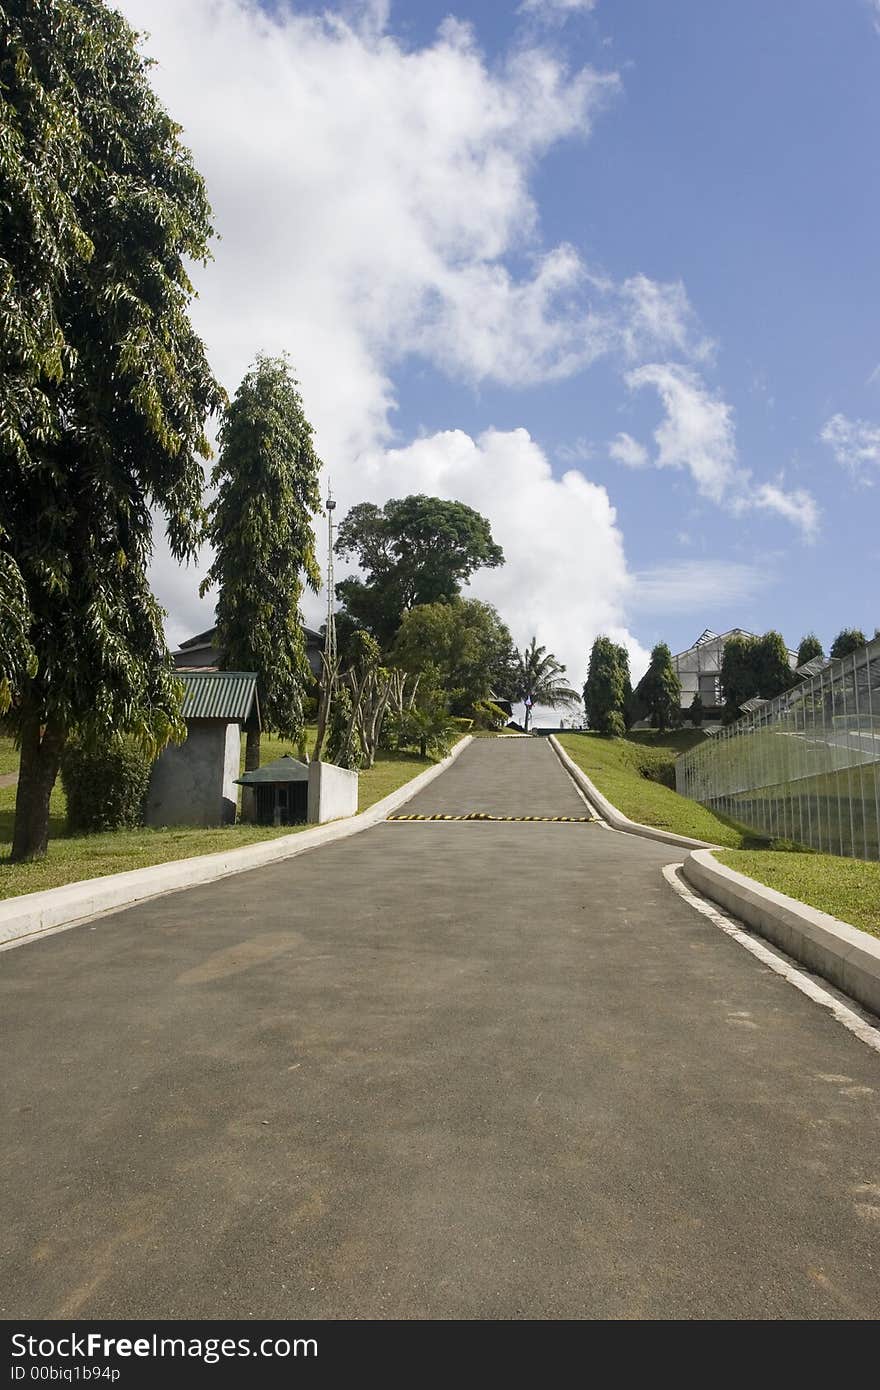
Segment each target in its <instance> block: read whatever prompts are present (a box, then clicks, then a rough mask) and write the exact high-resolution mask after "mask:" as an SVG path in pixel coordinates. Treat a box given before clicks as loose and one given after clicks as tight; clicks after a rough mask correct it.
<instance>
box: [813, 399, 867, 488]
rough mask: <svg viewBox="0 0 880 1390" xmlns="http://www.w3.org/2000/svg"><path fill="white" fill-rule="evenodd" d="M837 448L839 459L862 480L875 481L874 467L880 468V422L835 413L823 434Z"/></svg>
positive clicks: (823, 437)
mask: <svg viewBox="0 0 880 1390" xmlns="http://www.w3.org/2000/svg"><path fill="white" fill-rule="evenodd" d="M820 437H821V438H822V440H823V441H824V443H826V444H828V445H829V446H830V448H831V449H832V450H833V452H834V457H835V459H836V460H837V462H838V463H839V464H840V465H841V466H842V467H843V468H847V469H848V470H849V471H850V473H852V475H853V477H854V478H856V479H857V480H858V481H859V482H862V483H871V482H872V481H873V479H872V477H871V473H872V470H874V469H880V425H872V424H870V423H869V422H868V421H867V420H850V419H849V418H848V417H847V416H846V415H840V414H838V415H832V416H831V419H830V420H827V421H826V423H825V425H824V426H823V428H822V433H821V436H820Z"/></svg>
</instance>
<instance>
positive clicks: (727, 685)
mask: <svg viewBox="0 0 880 1390" xmlns="http://www.w3.org/2000/svg"><path fill="white" fill-rule="evenodd" d="M802 645H803V644H802ZM820 651H821V648H820ZM796 680H797V677H796V676H795V674H794V672H793V671H792V669H791V664H790V660H789V655H788V648H787V647H786V645H785V639H784V638H783V636H782V634H781V633H779V632H773V631H772V630H771V631H770V632H765V633H764V635H763V637H751V636H749V635H748V634H747V633H740V634H739V635H738V636H736V637H731V638H730V639H729V641H727V642H726V643H725V644H724V656H723V657H722V659H721V688H722V690H723V691H724V703H725V709H724V720H725V722H728V723H729V722H730V721H731V720H733V719H736V718H737V716H738V714H739V711H740V709H741V707H742V705H743V704H744V703H745V702H746V700H751V699H753V698H754V697H755V696H756V695H757V696H760V697H761V699H763V700H773V699H775V697H776V696H777V695H781V694H782V693H783V691H785V690H789V689H790V688H791V686H792V685H794V684H795V682H796Z"/></svg>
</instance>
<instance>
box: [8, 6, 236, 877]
mask: <svg viewBox="0 0 880 1390" xmlns="http://www.w3.org/2000/svg"><path fill="white" fill-rule="evenodd" d="M147 67H148V65H147V63H146V61H145V60H144V59H143V58H142V57H141V56H140V55H139V53H138V49H137V46H136V39H135V35H134V33H133V31H132V30H131V29H130V27H129V26H128V24H127V23H126V22H125V20H124V19H122V17H121V16H120V15H118V14H116V13H115V12H114V11H112V10H110V9H107V8H106V7H105V6H104V5H103V4H100V3H98V0H42V3H34V0H0V185H2V188H3V194H2V197H0V304H2V308H0V330H2V331H0V462H2V469H3V487H2V490H0V554H2V557H3V558H2V562H0V573H2V579H0V585H2V587H3V595H4V597H3V603H4V605H10V606H11V611H12V612H13V614H14V615H15V623H13V626H12V629H11V632H12V641H11V643H10V638H9V632H10V629H9V628H8V627H7V626H6V625H5V624H4V626H3V631H2V635H0V676H2V677H5V680H6V684H5V686H4V687H3V689H4V690H5V692H6V693H5V696H4V697H3V698H4V699H5V700H7V701H9V702H11V708H10V711H9V717H10V718H11V719H12V721H13V723H14V727H15V730H16V733H17V736H18V738H19V740H20V744H21V764H20V773H19V783H18V793H17V801H16V819H15V831H14V839H13V857H14V858H16V859H26V858H33V857H36V856H38V855H40V854H42V853H44V852H45V849H46V841H47V837H48V807H49V795H50V793H51V789H52V786H53V784H54V782H55V778H56V776H57V772H58V766H59V760H60V755H61V752H62V748H63V745H64V742H65V739H66V736H67V733H68V731H69V730H70V729H71V728H72V727H74V726H76V727H77V729H78V732H79V735H80V737H82V738H84V739H85V740H86V741H89V740H92V741H96V742H97V741H100V740H102V739H104V738H106V737H108V736H109V735H110V733H111V732H114V731H119V730H123V729H124V730H128V731H131V732H134V733H135V734H136V735H138V737H139V738H140V739H141V740H142V741H143V742H144V743H146V744H148V745H150V746H151V747H152V748H154V749H155V748H158V747H160V746H161V745H162V744H163V743H164V742H166V741H167V740H168V738H169V737H171V736H173V735H176V734H181V733H182V732H183V730H182V726H181V724H180V722H179V713H178V711H179V701H180V685H179V682H178V681H176V680H175V678H174V674H173V670H172V668H171V664H170V661H169V658H168V653H167V648H166V645H165V640H164V636H163V632H162V622H161V617H162V615H161V611H160V609H159V608H158V606H157V604H156V603H155V601H154V599H153V597H152V595H151V593H150V590H149V587H148V584H147V578H146V568H147V563H148V560H149V555H150V548H151V536H152V512H153V510H154V509H157V510H158V511H159V512H160V513H161V514H164V519H165V523H166V528H167V534H168V541H169V545H170V549H171V551H172V554H174V555H175V556H176V557H177V558H179V559H183V558H186V557H189V556H192V555H193V554H194V553H195V549H196V545H197V542H198V538H199V534H200V530H201V526H202V521H203V512H202V505H201V498H202V488H203V481H204V480H203V472H202V465H201V462H200V456H202V457H207V456H208V455H209V453H210V451H209V448H208V444H207V441H206V438H205V434H204V422H205V418H206V416H207V415H208V414H209V413H210V412H211V411H212V410H215V409H218V408H219V407H220V406H221V405H222V403H223V400H224V396H223V392H222V389H221V387H220V386H219V385H218V384H217V382H216V381H215V380H214V377H213V376H212V374H211V372H210V370H209V367H208V363H207V361H206V358H205V352H204V347H203V344H202V343H201V341H200V339H199V338H198V337H197V336H196V334H195V333H194V331H193V329H192V326H191V324H190V322H189V318H188V307H189V304H190V300H191V298H192V294H193V291H192V286H191V284H190V281H189V278H188V275H187V270H186V263H187V262H190V261H204V260H205V259H206V257H207V256H208V245H209V241H210V238H211V235H212V229H211V223H210V209H209V207H208V202H207V198H206V194H205V188H204V184H203V181H202V179H201V177H200V176H199V174H198V173H197V172H196V170H195V169H194V167H193V164H192V160H191V158H190V155H189V153H188V151H187V150H186V149H185V147H184V146H183V144H182V143H181V140H180V129H179V127H178V126H177V125H175V123H174V122H173V121H172V119H171V117H170V116H169V115H168V114H167V113H166V111H165V110H164V109H163V107H162V106H161V104H160V102H159V101H158V100H157V98H156V96H155V94H154V92H153V90H152V88H151V86H150V84H149V81H148V79H147ZM16 623H17V628H16ZM16 631H17V632H18V637H17V638H16ZM22 636H23V637H24V645H22Z"/></svg>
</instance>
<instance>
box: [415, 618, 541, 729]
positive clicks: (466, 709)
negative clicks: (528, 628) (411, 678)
mask: <svg viewBox="0 0 880 1390" xmlns="http://www.w3.org/2000/svg"><path fill="white" fill-rule="evenodd" d="M390 659H391V661H392V663H393V664H394V665H395V666H399V667H401V668H402V669H403V670H404V671H409V672H412V673H414V674H423V675H424V674H426V673H427V672H428V671H429V670H430V671H431V672H432V673H433V677H434V679H436V680H437V681H439V683H440V685H441V686H442V688H443V689H444V690H445V691H446V692H447V695H448V698H449V706H450V710H451V712H452V714H455V715H467V714H472V713H473V709H474V706H475V705H476V704H478V703H479V702H480V701H483V700H488V699H489V697H490V696H491V695H495V696H497V697H498V698H500V699H508V698H511V697H512V693H513V687H514V686H515V683H516V680H515V670H516V651H515V649H514V645H513V639H512V637H511V635H510V633H509V632H508V630H507V628H506V627H505V625H504V623H503V622H502V621H501V619H500V617H499V616H498V613H497V611H496V610H495V609H494V608H493V607H492V605H491V604H489V603H482V602H480V600H479V599H462V598H456V599H453V600H452V602H451V603H425V604H419V605H418V607H416V608H410V609H409V611H408V612H406V613H405V614H404V615H403V621H402V623H401V625H400V630H399V632H398V634H397V640H396V642H395V644H394V647H393V649H392V652H391V658H390Z"/></svg>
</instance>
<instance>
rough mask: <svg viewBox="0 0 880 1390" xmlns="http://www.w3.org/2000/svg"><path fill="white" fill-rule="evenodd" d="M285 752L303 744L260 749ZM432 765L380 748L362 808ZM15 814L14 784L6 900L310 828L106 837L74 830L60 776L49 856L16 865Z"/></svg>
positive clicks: (1, 853)
mask: <svg viewBox="0 0 880 1390" xmlns="http://www.w3.org/2000/svg"><path fill="white" fill-rule="evenodd" d="M283 753H293V755H294V756H296V749H295V748H291V746H290V744H289V743H288V742H287V741H285V740H282V739H277V738H273V737H271V736H264V737H263V740H262V746H261V749H260V755H261V761H262V762H264V763H268V762H272V761H273V759H275V758H279V757H281V755H282V754H283ZM4 758H5V759H6V760H7V761H9V762H10V763H11V765H10V766H9V767H6V765H5V763H4V762H3V759H4ZM243 761H244V758H243V756H242V762H243ZM432 765H433V764H432V762H431V759H430V758H419V757H417V756H416V755H415V754H409V753H380V754H379V755H378V757H377V759H376V765H375V767H371V768H370V769H369V770H368V771H366V772H362V773H361V774H360V781H359V786H358V790H359V796H358V809H359V810H361V811H365V810H367V808H368V807H370V806H372V805H374V803H375V802H377V801H381V799H382V797H384V796H388V794H389V793H390V792H393V791H396V790H397V788H398V787H402V786H403V784H404V783H405V782H408V781H409V780H410V779H411V778H412V777H415V776H416V774H417V773H419V772H423V771H424V769H425V768H427V767H431V766H432ZM0 767H2V768H3V770H4V771H9V772H14V771H16V770H17V767H18V755H17V753H16V752H15V750H14V748H13V747H12V740H11V739H6V738H0ZM14 811H15V787H0V898H11V897H15V896H16V895H17V894H19V893H36V892H38V891H39V890H40V889H43V888H57V887H59V886H60V885H61V884H63V883H76V882H78V881H79V880H80V879H84V878H100V877H101V876H103V875H104V874H118V873H124V872H125V871H126V870H128V869H143V868H146V867H147V865H149V864H166V863H168V862H169V861H170V860H172V859H188V858H190V856H191V855H196V854H213V853H215V852H216V851H217V850H228V849H241V848H242V846H244V845H252V844H255V843H256V842H257V841H258V840H270V839H273V838H275V837H276V836H278V835H290V834H293V833H295V832H296V831H297V830H305V829H306V828H307V827H306V826H281V827H276V826H261V825H230V826H218V827H217V828H215V829H210V830H200V829H197V828H190V827H188V826H176V827H175V826H171V827H168V828H167V829H161V830H148V829H146V828H144V827H141V828H139V829H137V830H114V831H108V832H106V833H105V834H102V835H76V836H74V835H67V834H66V832H65V800H64V790H63V788H62V786H61V780H60V778H59V780H58V782H57V783H56V786H55V790H54V791H53V793H52V801H51V803H50V817H51V819H50V831H49V834H50V838H49V849H48V853H47V855H46V858H45V859H42V860H40V861H38V862H37V863H34V864H10V863H9V859H8V855H9V850H10V846H11V843H12V824H13V818H14Z"/></svg>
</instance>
